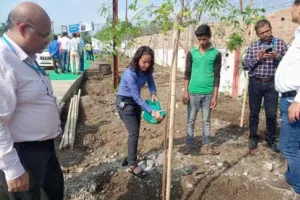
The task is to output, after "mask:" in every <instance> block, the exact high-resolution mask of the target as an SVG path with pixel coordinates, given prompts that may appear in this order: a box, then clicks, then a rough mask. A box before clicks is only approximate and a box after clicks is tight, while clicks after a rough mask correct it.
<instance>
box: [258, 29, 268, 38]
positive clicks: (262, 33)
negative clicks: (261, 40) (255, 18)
mask: <svg viewBox="0 0 300 200" xmlns="http://www.w3.org/2000/svg"><path fill="white" fill-rule="evenodd" d="M270 33H271V29H269V30H266V31H264V32H261V33H258V35H259V36H263V35H264V34H270Z"/></svg>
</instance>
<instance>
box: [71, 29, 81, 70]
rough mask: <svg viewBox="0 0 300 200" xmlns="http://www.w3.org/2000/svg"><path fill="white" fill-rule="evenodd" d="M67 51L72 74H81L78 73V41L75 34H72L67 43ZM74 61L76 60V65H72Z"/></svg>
mask: <svg viewBox="0 0 300 200" xmlns="http://www.w3.org/2000/svg"><path fill="white" fill-rule="evenodd" d="M69 52H70V65H71V71H72V74H76V73H77V74H81V73H80V53H79V52H80V41H79V40H78V39H77V34H76V33H73V34H72V39H71V40H70V44H69ZM74 61H75V62H76V67H75V65H74Z"/></svg>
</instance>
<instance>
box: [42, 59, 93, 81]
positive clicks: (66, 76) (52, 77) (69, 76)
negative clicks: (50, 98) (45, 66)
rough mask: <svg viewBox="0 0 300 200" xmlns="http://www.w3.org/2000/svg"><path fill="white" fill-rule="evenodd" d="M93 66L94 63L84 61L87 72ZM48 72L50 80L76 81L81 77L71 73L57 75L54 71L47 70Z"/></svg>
mask: <svg viewBox="0 0 300 200" xmlns="http://www.w3.org/2000/svg"><path fill="white" fill-rule="evenodd" d="M91 64H92V61H87V60H84V69H85V70H87V69H88V68H89V67H90V65H91ZM46 71H47V73H48V74H49V76H50V80H76V79H77V78H78V76H80V75H77V74H72V73H71V72H66V73H64V74H56V73H55V72H54V70H46Z"/></svg>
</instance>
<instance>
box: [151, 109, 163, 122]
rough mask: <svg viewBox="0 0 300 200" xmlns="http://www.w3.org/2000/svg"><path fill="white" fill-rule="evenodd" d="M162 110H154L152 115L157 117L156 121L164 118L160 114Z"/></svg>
mask: <svg viewBox="0 0 300 200" xmlns="http://www.w3.org/2000/svg"><path fill="white" fill-rule="evenodd" d="M160 112H161V110H152V112H151V115H152V116H153V117H154V118H155V119H156V121H159V122H160V121H162V120H163V119H164V118H163V117H162V116H161V115H160Z"/></svg>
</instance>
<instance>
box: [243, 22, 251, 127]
mask: <svg viewBox="0 0 300 200" xmlns="http://www.w3.org/2000/svg"><path fill="white" fill-rule="evenodd" d="M253 29H254V24H253V23H252V24H251V30H250V41H251V42H252V40H253V36H254V33H253V32H254V30H253ZM245 74H246V81H245V91H244V97H243V107H242V114H241V122H240V127H243V126H244V115H245V108H246V100H247V96H248V86H249V76H248V71H246V73H245Z"/></svg>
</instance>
